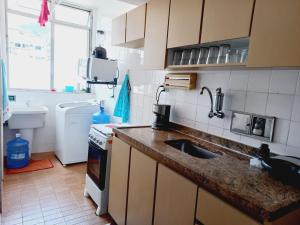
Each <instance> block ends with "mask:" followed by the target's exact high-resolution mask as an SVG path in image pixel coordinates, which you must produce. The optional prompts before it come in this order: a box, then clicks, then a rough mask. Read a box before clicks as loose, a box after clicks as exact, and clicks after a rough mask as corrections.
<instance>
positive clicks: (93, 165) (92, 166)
mask: <svg viewBox="0 0 300 225" xmlns="http://www.w3.org/2000/svg"><path fill="white" fill-rule="evenodd" d="M106 163H107V151H106V150H104V149H102V148H101V147H99V146H98V145H96V144H95V143H94V142H93V141H89V152H88V161H87V174H88V175H89V177H90V178H91V179H92V180H93V181H94V183H95V184H96V185H97V186H98V187H99V188H100V190H101V191H103V190H104V188H105V175H106Z"/></svg>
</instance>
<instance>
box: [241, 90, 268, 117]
mask: <svg viewBox="0 0 300 225" xmlns="http://www.w3.org/2000/svg"><path fill="white" fill-rule="evenodd" d="M267 99H268V94H267V93H256V92H247V97H246V107H245V111H246V112H249V113H256V114H261V115H265V113H266V104H267Z"/></svg>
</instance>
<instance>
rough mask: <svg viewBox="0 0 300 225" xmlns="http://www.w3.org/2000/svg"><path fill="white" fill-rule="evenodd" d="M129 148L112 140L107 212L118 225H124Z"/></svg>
mask: <svg viewBox="0 0 300 225" xmlns="http://www.w3.org/2000/svg"><path fill="white" fill-rule="evenodd" d="M129 163H130V146H129V145H128V144H126V143H125V142H123V141H121V140H120V139H118V138H114V139H113V144H112V156H111V169H110V181H109V201H108V212H109V214H110V215H111V216H112V218H113V219H114V220H115V222H116V223H117V224H118V225H125V224H126V223H125V221H126V204H127V190H128V170H129Z"/></svg>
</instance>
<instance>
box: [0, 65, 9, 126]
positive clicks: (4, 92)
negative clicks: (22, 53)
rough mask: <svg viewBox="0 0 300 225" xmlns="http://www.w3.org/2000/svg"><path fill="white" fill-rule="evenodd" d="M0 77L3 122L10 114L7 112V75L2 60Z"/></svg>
mask: <svg viewBox="0 0 300 225" xmlns="http://www.w3.org/2000/svg"><path fill="white" fill-rule="evenodd" d="M0 75H1V82H2V109H3V122H5V121H7V120H8V119H9V118H10V116H11V113H10V111H9V100H8V94H7V81H6V78H7V73H6V68H5V63H4V61H3V59H0Z"/></svg>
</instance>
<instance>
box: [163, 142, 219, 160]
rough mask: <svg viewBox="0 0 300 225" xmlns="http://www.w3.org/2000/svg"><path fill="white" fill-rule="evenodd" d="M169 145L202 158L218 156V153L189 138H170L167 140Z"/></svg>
mask: <svg viewBox="0 0 300 225" xmlns="http://www.w3.org/2000/svg"><path fill="white" fill-rule="evenodd" d="M165 143H166V144H167V145H170V146H172V147H173V148H175V149H177V150H179V151H181V152H185V153H186V154H189V155H191V156H194V157H197V158H201V159H211V158H215V157H217V156H218V154H216V153H213V152H210V151H208V150H206V149H203V148H201V147H199V146H197V145H195V144H193V143H192V142H191V141H189V140H185V139H180V140H168V141H165Z"/></svg>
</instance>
